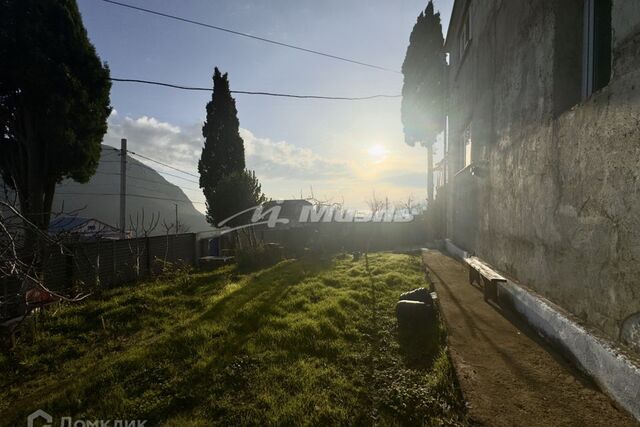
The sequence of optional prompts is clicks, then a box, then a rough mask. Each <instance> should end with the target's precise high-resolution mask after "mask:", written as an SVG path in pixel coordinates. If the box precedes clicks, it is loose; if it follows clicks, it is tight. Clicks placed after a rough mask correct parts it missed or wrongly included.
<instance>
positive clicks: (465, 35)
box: [458, 10, 471, 62]
mask: <svg viewBox="0 0 640 427" xmlns="http://www.w3.org/2000/svg"><path fill="white" fill-rule="evenodd" d="M458 38H459V42H460V52H459V62H462V58H463V57H464V53H465V52H466V51H467V48H468V47H469V43H471V23H470V21H469V11H468V10H467V12H466V13H465V15H464V18H463V19H462V27H461V28H460V35H459V36H458Z"/></svg>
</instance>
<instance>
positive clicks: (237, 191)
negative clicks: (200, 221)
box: [207, 170, 266, 227]
mask: <svg viewBox="0 0 640 427" xmlns="http://www.w3.org/2000/svg"><path fill="white" fill-rule="evenodd" d="M213 196H214V197H213V198H214V203H213V204H208V215H209V216H210V217H211V220H212V221H210V222H211V223H212V224H215V225H218V224H220V222H222V221H224V220H226V219H227V218H230V217H231V216H233V215H235V214H237V213H240V212H242V211H244V210H246V209H249V208H251V207H254V206H257V205H259V204H261V203H264V202H265V201H266V197H265V196H264V194H263V193H262V186H261V185H260V182H259V181H258V178H256V174H255V172H253V171H249V170H243V171H240V172H233V173H231V174H229V175H226V176H224V177H223V178H222V179H221V180H220V182H218V184H217V185H216V187H215V189H214V194H213ZM207 200H208V199H207ZM215 202H217V203H215ZM251 216H252V213H247V214H244V215H240V216H238V217H236V218H234V219H232V220H230V221H229V222H228V223H226V224H225V225H228V226H231V227H236V226H238V225H242V224H246V223H248V222H249V219H250V218H251Z"/></svg>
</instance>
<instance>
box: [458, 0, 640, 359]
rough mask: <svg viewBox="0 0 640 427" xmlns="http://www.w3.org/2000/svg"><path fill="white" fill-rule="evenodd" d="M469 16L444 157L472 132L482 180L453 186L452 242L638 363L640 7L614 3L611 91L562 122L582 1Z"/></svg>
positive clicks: (497, 5) (495, 8)
mask: <svg viewBox="0 0 640 427" xmlns="http://www.w3.org/2000/svg"><path fill="white" fill-rule="evenodd" d="M476 3H479V2H472V3H471V6H470V7H471V9H470V13H471V16H472V20H473V25H472V27H473V46H472V47H471V50H470V51H469V56H468V57H467V58H465V62H464V63H463V64H462V66H461V68H460V70H455V65H454V66H453V67H452V68H453V69H452V73H453V75H452V78H451V82H450V86H451V105H450V114H451V119H450V123H451V129H450V131H451V133H450V139H451V141H450V145H451V146H452V147H454V146H455V145H459V144H456V142H457V141H456V139H457V138H460V132H461V131H462V129H463V128H464V127H465V126H466V124H465V123H467V122H468V121H469V120H471V123H472V127H473V133H474V138H473V150H474V155H473V160H474V163H476V164H478V165H480V166H479V168H478V170H476V175H475V176H474V175H472V174H471V173H470V170H463V171H461V172H460V173H459V174H458V175H456V176H455V177H451V181H452V183H453V184H454V190H453V191H452V194H451V199H450V200H451V204H452V205H451V209H450V215H451V216H452V220H451V221H450V224H451V225H452V229H451V230H450V231H449V234H450V235H451V237H452V238H453V239H454V240H455V241H456V242H458V243H459V244H460V245H461V246H463V247H464V248H465V249H467V250H470V251H473V252H476V253H477V254H478V255H479V256H481V257H483V258H485V259H487V260H488V261H489V262H491V263H492V264H494V265H496V266H497V267H499V268H500V269H502V270H504V271H506V272H507V273H509V274H510V275H512V276H514V277H515V278H517V279H518V280H519V281H520V282H522V283H524V284H526V285H528V286H530V287H532V288H533V289H535V290H537V291H538V292H540V293H541V294H543V295H544V296H546V297H547V298H549V299H551V300H552V301H554V302H556V303H558V304H559V305H561V306H563V307H565V308H566V309H567V310H569V311H571V312H572V313H574V314H575V315H577V316H578V317H579V318H581V319H582V320H584V321H585V322H586V323H587V324H589V325H592V326H595V327H597V328H599V329H600V330H602V331H603V332H605V333H606V334H607V335H608V336H610V337H611V338H613V339H622V340H623V341H627V343H628V344H632V345H633V344H634V342H635V344H636V345H637V346H638V349H640V341H639V340H638V335H639V334H640V323H638V322H639V318H640V315H639V314H638V313H640V71H639V70H640V2H638V1H636V0H614V6H613V20H612V25H613V27H614V46H613V52H614V64H613V77H612V80H611V83H610V84H609V86H607V87H606V88H604V89H603V90H601V91H600V92H598V93H597V94H595V95H594V96H593V97H591V98H590V99H589V100H587V101H585V102H581V103H579V104H577V105H575V106H574V107H573V108H571V109H569V110H566V108H565V106H567V105H573V104H575V102H570V101H571V100H572V99H573V98H575V97H576V93H577V87H578V86H576V82H578V83H579V82H580V79H581V69H580V65H579V59H580V55H578V54H576V49H577V50H578V51H579V52H580V51H581V46H580V45H579V44H578V45H576V44H575V42H576V40H579V34H580V32H579V28H577V30H578V32H576V31H573V30H575V29H573V26H578V25H581V24H580V22H581V21H580V20H579V19H572V17H575V15H572V12H575V11H577V12H578V13H579V12H580V11H581V7H580V6H581V1H580V0H575V1H573V0H572V1H566V2H562V5H559V4H558V3H559V2H555V1H551V0H542V1H536V2H529V1H525V0H510V1H504V0H493V1H487V2H482V5H481V7H479V6H478V5H476V6H475V8H474V4H476ZM572 34H573V35H575V37H574V38H573V39H572ZM558 35H561V37H558ZM577 61H578V62H577ZM578 93H579V92H578ZM565 110H566V111H565ZM459 159H460V153H459V152H458V153H456V150H455V148H454V149H453V150H452V151H451V153H450V162H451V163H454V162H455V161H459ZM459 166H460V165H459ZM452 169H454V171H455V170H457V169H459V168H452ZM469 202H471V203H469ZM634 331H635V332H634ZM634 333H635V335H634Z"/></svg>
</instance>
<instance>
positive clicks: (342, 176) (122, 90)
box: [78, 0, 453, 210]
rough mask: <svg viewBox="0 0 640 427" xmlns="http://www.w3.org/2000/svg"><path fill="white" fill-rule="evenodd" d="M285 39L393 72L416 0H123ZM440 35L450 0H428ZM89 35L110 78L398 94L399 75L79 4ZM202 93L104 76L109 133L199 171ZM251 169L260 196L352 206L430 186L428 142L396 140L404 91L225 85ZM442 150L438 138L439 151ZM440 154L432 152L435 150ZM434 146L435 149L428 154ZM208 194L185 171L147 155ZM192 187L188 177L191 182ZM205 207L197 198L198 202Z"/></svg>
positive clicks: (420, 1) (420, 193)
mask: <svg viewBox="0 0 640 427" xmlns="http://www.w3.org/2000/svg"><path fill="white" fill-rule="evenodd" d="M121 1H122V2H124V3H128V4H131V5H135V6H140V7H144V8H148V9H153V10H157V11H159V12H163V13H167V14H173V15H177V16H180V17H184V18H188V19H193V20H197V21H201V22H205V23H208V24H212V25H218V26H222V27H226V28H230V29H233V30H237V31H242V32H246V33H250V34H253V35H257V36H261V37H266V38H270V39H274V40H277V41H281V42H284V43H289V44H294V45H298V46H302V47H305V48H308V49H314V50H318V51H322V52H326V53H330V54H333V55H337V56H342V57H347V58H352V59H354V60H357V61H361V62H366V63H371V64H376V65H380V66H382V67H385V68H390V69H394V70H399V69H400V67H401V65H402V61H403V59H404V55H405V53H406V48H407V45H408V41H409V35H410V33H411V30H412V28H413V25H414V23H415V21H416V18H417V16H418V14H419V13H420V12H421V11H422V10H424V8H425V7H426V4H427V1H426V0H402V1H389V0H348V1H344V0H325V1H322V2H319V1H317V0H296V1H293V0H269V1H264V0H263V1H258V0H180V1H177V0H153V1H152V0H121ZM434 3H435V8H436V10H437V11H439V12H440V13H441V16H442V21H443V29H444V31H445V32H446V28H447V25H448V21H449V18H450V14H451V9H452V6H453V0H436V1H435V2H434ZM78 5H79V7H80V11H81V13H82V16H83V20H84V24H85V27H86V28H87V32H88V34H89V38H90V39H91V41H92V43H93V44H94V45H95V46H96V49H97V51H98V55H99V56H100V57H101V59H102V60H103V61H105V62H107V63H108V64H109V67H110V69H111V76H112V77H114V78H131V79H145V80H156V81H162V82H168V83H174V84H180V85H186V86H199V87H211V86H212V74H213V69H214V67H216V66H217V67H218V68H220V70H221V71H222V72H227V73H228V74H229V80H230V83H231V89H232V90H247V91H269V92H281V93H292V94H312V95H328V96H367V95H374V94H391V95H394V94H399V93H400V92H401V89H402V75H401V74H398V73H393V72H387V71H381V70H377V69H372V68H367V67H363V66H360V65H355V64H350V63H345V62H340V61H337V60H334V59H330V58H326V57H321V56H316V55H312V54H309V53H305V52H299V51H295V50H291V49H287V48H283V47H280V46H275V45H271V44H266V43H263V42H260V41H257V40H252V39H246V38H242V37H238V36H235V35H232V34H227V33H223V32H219V31H215V30H212V29H208V28H203V27H198V26H195V25H191V24H187V23H183V22H178V21H173V20H169V19H167V18H163V17H159V16H152V15H148V14H144V13H142V12H138V11H134V10H130V9H125V8H122V7H119V6H114V5H111V4H108V3H105V2H103V1H101V0H78ZM210 98H211V94H210V93H208V92H188V91H180V90H175V89H170V88H161V87H155V86H147V85H136V84H130V83H117V82H114V83H113V88H112V91H111V104H112V106H113V108H114V111H113V113H112V115H111V117H110V118H109V130H108V132H107V135H106V136H105V140H104V141H105V143H106V144H109V145H113V146H116V147H119V145H120V138H127V140H128V148H129V150H131V151H134V152H137V153H140V154H143V155H146V156H148V157H151V158H154V159H157V160H160V161H162V162H166V163H168V164H171V165H173V166H175V167H177V168H179V169H182V170H184V171H187V172H190V173H193V174H196V175H197V162H198V159H199V157H200V152H201V150H202V145H203V138H202V136H201V128H202V124H203V121H204V119H205V105H206V103H207V102H208V101H209V100H210ZM235 98H236V106H237V109H238V118H239V120H240V127H241V130H240V133H241V136H242V137H243V139H244V143H245V152H246V160H247V167H248V168H250V169H252V170H255V171H256V175H257V176H258V178H259V179H260V181H261V183H262V189H263V191H264V192H265V194H266V195H267V197H270V198H273V199H286V198H298V197H300V196H301V195H302V196H303V197H311V196H313V197H315V198H316V199H320V200H326V201H332V202H340V203H342V202H344V204H345V205H346V206H347V207H350V208H354V209H360V208H365V207H366V201H367V200H368V199H370V198H371V195H372V194H373V193H374V192H375V194H376V197H378V198H385V197H386V198H388V199H389V200H390V201H392V202H398V203H399V202H401V201H405V200H407V198H409V197H411V198H412V199H413V200H421V199H424V198H425V194H426V150H425V149H424V148H420V147H409V146H407V145H406V144H405V143H404V136H403V133H402V124H401V121H400V99H399V98H395V99H376V100H369V101H327V100H296V99H286V98H272V97H258V96H249V95H240V94H238V95H235ZM437 151H438V149H437V148H436V152H437ZM440 151H441V150H440ZM436 154H441V153H436ZM151 165H152V166H153V167H154V168H155V169H157V170H158V171H159V172H163V171H164V172H170V173H172V174H175V175H179V176H183V178H185V179H179V178H175V177H170V176H166V178H167V179H168V180H169V181H170V182H172V183H174V184H176V185H179V186H181V187H184V188H185V193H186V194H187V196H188V197H189V198H190V199H191V200H193V201H196V202H202V201H204V197H203V196H202V193H201V192H200V191H198V190H197V189H195V190H194V189H193V188H194V183H193V182H189V180H194V179H195V178H193V177H191V176H189V175H183V174H181V173H177V172H176V171H172V170H170V169H166V168H163V167H161V166H158V165H154V164H151ZM195 187H197V184H195ZM196 208H198V209H200V210H202V209H203V206H202V205H196Z"/></svg>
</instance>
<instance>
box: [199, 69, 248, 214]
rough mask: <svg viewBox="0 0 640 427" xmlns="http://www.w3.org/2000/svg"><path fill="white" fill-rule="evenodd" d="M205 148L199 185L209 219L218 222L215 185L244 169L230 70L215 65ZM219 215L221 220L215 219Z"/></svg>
mask: <svg viewBox="0 0 640 427" xmlns="http://www.w3.org/2000/svg"><path fill="white" fill-rule="evenodd" d="M202 136H204V138H205V141H204V148H203V150H202V155H201V157H200V161H199V162H198V172H200V188H202V190H203V192H204V195H205V198H206V199H207V221H209V223H210V224H213V225H215V224H217V223H218V222H219V219H218V218H217V215H216V214H215V212H214V210H213V209H212V208H213V206H214V205H215V204H216V203H224V201H223V200H220V199H217V200H216V191H215V190H216V187H217V185H218V183H220V181H221V180H222V179H223V178H224V177H225V176H228V175H231V174H234V173H241V172H243V171H244V169H245V162H244V141H243V140H242V137H240V122H239V121H238V111H237V109H236V101H235V100H234V99H233V97H232V96H231V92H230V89H229V79H228V77H227V74H226V73H225V74H221V73H220V70H218V68H217V67H216V69H215V71H214V74H213V96H212V99H211V101H209V103H207V119H206V121H205V123H204V126H203V127H202ZM216 219H218V221H216Z"/></svg>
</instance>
